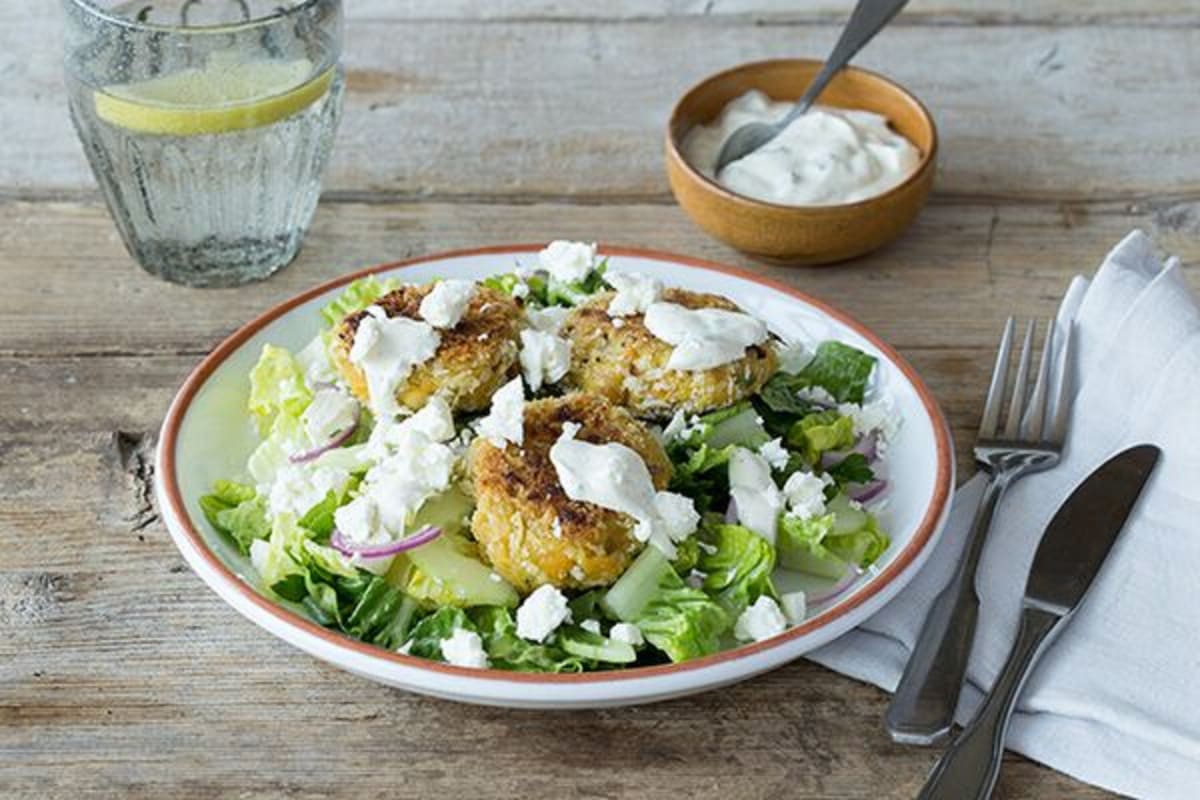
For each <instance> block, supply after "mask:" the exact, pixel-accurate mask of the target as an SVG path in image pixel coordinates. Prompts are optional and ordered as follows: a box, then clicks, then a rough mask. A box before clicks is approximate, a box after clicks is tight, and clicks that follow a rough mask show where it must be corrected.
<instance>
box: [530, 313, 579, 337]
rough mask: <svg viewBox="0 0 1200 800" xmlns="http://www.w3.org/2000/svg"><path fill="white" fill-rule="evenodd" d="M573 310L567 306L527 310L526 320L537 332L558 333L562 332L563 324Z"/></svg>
mask: <svg viewBox="0 0 1200 800" xmlns="http://www.w3.org/2000/svg"><path fill="white" fill-rule="evenodd" d="M570 313H571V309H569V308H566V307H565V306H546V307H545V308H527V309H525V319H527V320H529V325H530V326H531V327H532V328H533V329H534V330H535V331H542V332H543V333H558V332H559V331H560V330H562V326H563V322H565V321H566V319H567V315H568V314H570Z"/></svg>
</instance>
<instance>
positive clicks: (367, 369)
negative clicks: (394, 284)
mask: <svg viewBox="0 0 1200 800" xmlns="http://www.w3.org/2000/svg"><path fill="white" fill-rule="evenodd" d="M440 343H441V337H440V336H438V332H437V331H436V330H434V329H433V326H432V325H430V324H429V323H428V322H421V321H419V320H415V319H409V318H408V317H388V315H387V314H386V313H385V312H384V310H383V309H382V308H380V307H379V306H370V307H368V308H367V316H366V317H364V318H363V319H362V320H361V321H360V322H359V323H358V329H357V330H356V331H355V333H354V344H353V345H352V346H351V347H350V363H351V364H355V365H357V366H359V367H361V368H362V371H363V373H364V374H365V375H366V379H367V395H368V397H369V398H370V401H371V410H372V411H374V412H375V413H376V416H378V417H381V418H382V417H389V416H392V415H394V414H399V413H401V412H402V411H403V409H401V408H400V404H399V403H397V402H396V388H397V387H398V386H399V385H400V384H401V383H403V381H404V379H405V378H407V377H408V374H409V373H410V372H412V369H413V367H415V366H416V365H418V364H423V363H424V362H426V361H428V360H429V359H431V358H433V356H434V354H435V353H436V352H437V349H438V345H439V344H440Z"/></svg>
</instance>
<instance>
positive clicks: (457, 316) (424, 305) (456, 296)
mask: <svg viewBox="0 0 1200 800" xmlns="http://www.w3.org/2000/svg"><path fill="white" fill-rule="evenodd" d="M474 296H475V282H474V281H464V280H458V279H454V278H451V279H448V280H444V281H438V282H437V283H435V284H434V285H433V288H432V289H430V291H429V294H427V295H425V297H424V299H422V300H421V305H420V307H419V308H418V309H417V311H418V313H419V314H420V315H421V317H422V318H423V319H424V320H425V321H426V322H428V323H429V324H430V325H432V326H433V327H435V328H453V327H454V326H455V325H457V324H458V323H459V320H461V319H462V317H463V314H464V313H466V310H467V306H468V305H469V304H470V303H471V298H472V297H474Z"/></svg>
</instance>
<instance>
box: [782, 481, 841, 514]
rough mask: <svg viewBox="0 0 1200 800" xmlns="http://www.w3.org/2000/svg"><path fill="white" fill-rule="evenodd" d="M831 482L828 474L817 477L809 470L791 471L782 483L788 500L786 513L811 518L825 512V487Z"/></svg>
mask: <svg viewBox="0 0 1200 800" xmlns="http://www.w3.org/2000/svg"><path fill="white" fill-rule="evenodd" d="M832 483H833V480H832V479H831V478H830V477H829V476H828V475H821V476H820V477H817V476H816V475H814V474H813V473H811V472H804V471H802V470H801V471H797V472H793V473H792V474H791V476H790V477H789V478H788V479H787V483H785V484H784V485H783V494H784V497H786V498H787V502H788V514H790V515H791V516H793V517H798V518H800V519H811V518H812V517H817V516H820V515H821V514H824V513H825V487H826V486H829V485H830V484H832Z"/></svg>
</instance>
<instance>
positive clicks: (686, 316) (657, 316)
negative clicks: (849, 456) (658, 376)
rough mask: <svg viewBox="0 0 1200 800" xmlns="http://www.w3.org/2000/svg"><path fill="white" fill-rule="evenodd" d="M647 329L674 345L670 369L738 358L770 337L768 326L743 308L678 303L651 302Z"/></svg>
mask: <svg viewBox="0 0 1200 800" xmlns="http://www.w3.org/2000/svg"><path fill="white" fill-rule="evenodd" d="M643 321H644V323H645V325H646V329H647V330H648V331H650V333H651V334H653V335H654V337H655V338H657V339H660V340H662V341H664V342H666V343H667V344H670V345H674V350H672V351H671V357H670V358H669V359H667V368H668V369H677V370H704V369H711V368H712V367H719V366H720V365H722V364H728V363H729V362H730V361H736V360H737V359H739V358H741V357H742V356H743V355H745V353H746V348H747V347H751V346H753V345H757V344H762V343H763V342H765V341H766V340H767V335H768V333H767V326H766V325H765V324H763V322H762V320H758V319H755V318H754V317H752V316H750V315H749V314H743V313H741V312H740V311H725V310H724V309H718V308H701V309H691V308H685V307H684V306H681V305H678V304H676V303H663V302H657V303H651V304H650V306H649V308H647V309H646V315H645V317H644V318H643Z"/></svg>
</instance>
